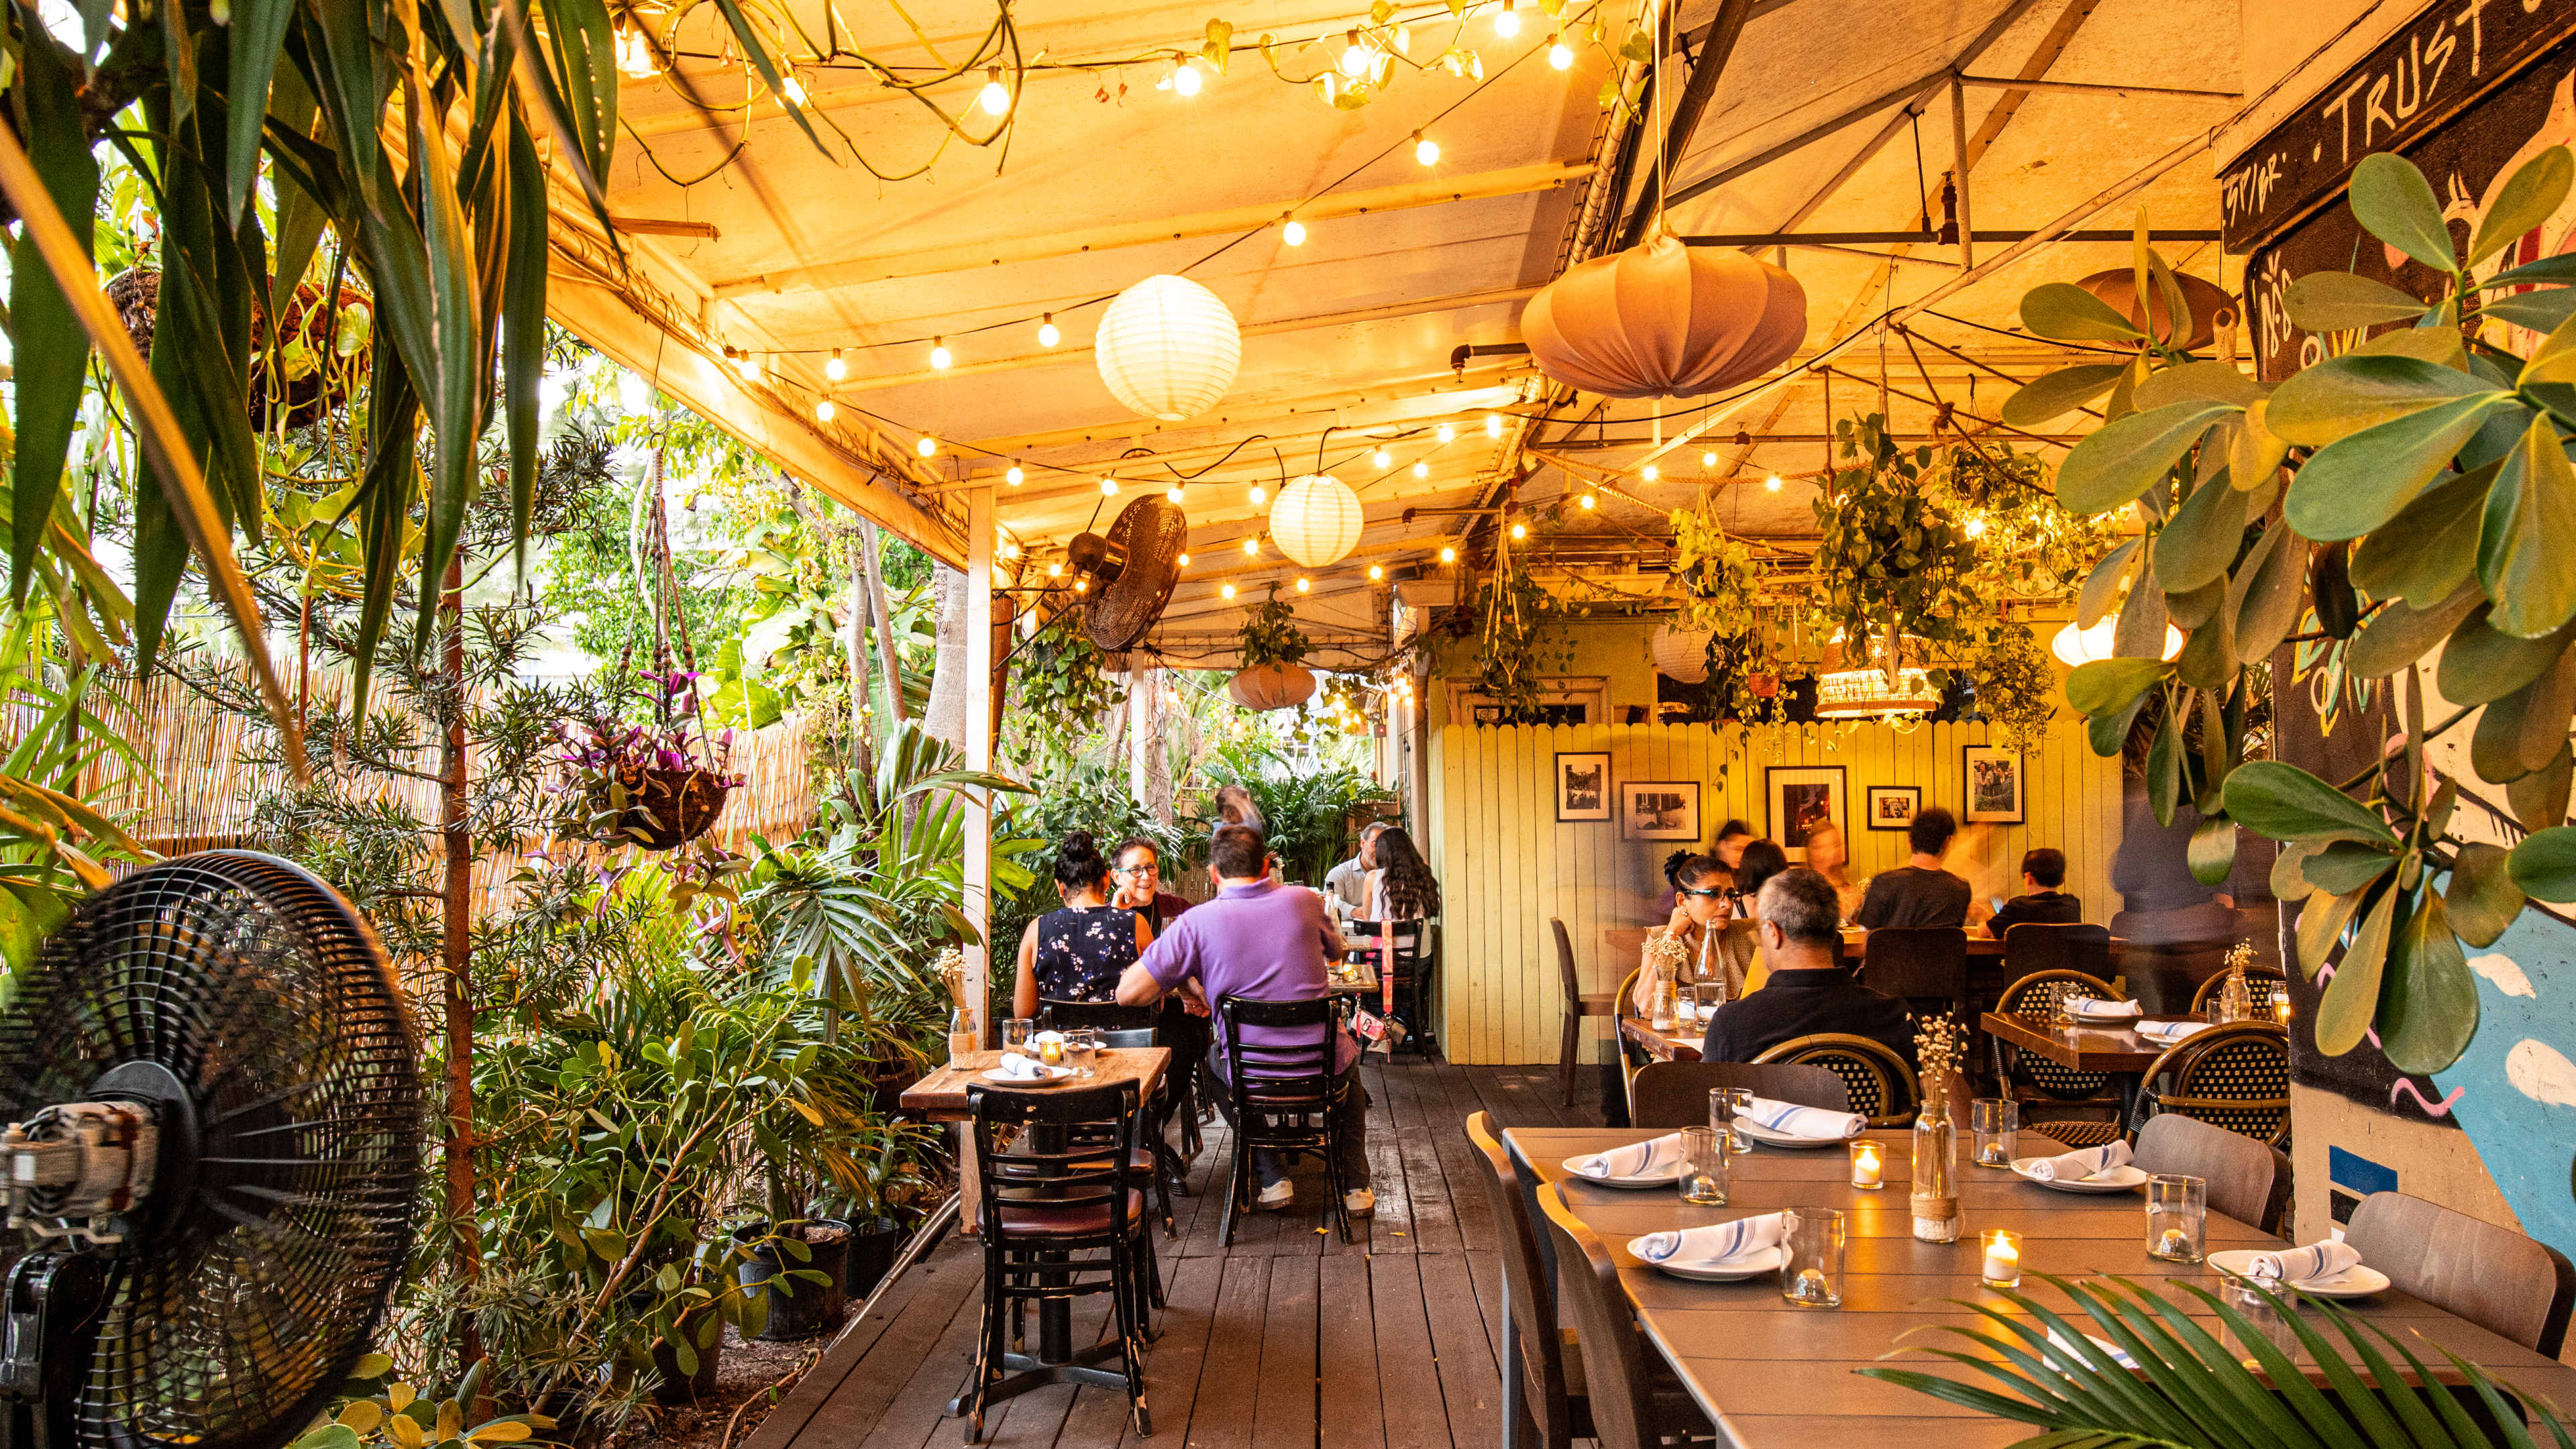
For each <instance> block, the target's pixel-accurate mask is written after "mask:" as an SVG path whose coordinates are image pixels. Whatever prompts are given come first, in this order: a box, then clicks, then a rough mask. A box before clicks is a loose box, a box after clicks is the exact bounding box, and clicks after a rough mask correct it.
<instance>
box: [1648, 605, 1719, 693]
mask: <svg viewBox="0 0 2576 1449" xmlns="http://www.w3.org/2000/svg"><path fill="white" fill-rule="evenodd" d="M1716 633H1717V631H1716V630H1714V629H1679V628H1675V627H1674V626H1673V623H1672V621H1670V620H1666V621H1665V623H1664V626H1663V627H1662V628H1660V629H1657V630H1656V631H1655V645H1654V648H1655V672H1656V673H1657V674H1660V675H1662V676H1664V677H1665V678H1667V679H1675V680H1679V681H1681V682H1682V683H1684V684H1706V683H1707V682H1708V641H1709V640H1710V639H1711V638H1713V637H1714V636H1715V635H1716Z"/></svg>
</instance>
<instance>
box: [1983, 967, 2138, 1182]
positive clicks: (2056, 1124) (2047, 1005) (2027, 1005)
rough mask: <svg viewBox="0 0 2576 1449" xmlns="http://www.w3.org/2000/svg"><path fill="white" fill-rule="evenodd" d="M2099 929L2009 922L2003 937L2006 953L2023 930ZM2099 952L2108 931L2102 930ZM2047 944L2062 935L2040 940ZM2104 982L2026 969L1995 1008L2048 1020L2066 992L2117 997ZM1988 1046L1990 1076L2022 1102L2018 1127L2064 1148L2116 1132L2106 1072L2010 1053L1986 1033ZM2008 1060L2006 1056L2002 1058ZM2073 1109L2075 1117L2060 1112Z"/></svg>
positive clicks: (2115, 1096) (2113, 1094) (2114, 1095)
mask: <svg viewBox="0 0 2576 1449" xmlns="http://www.w3.org/2000/svg"><path fill="white" fill-rule="evenodd" d="M2083 930H2092V931H2101V930H2102V928H2101V927H2099V926H2089V927H2088V926H2015V927H2013V928H2012V930H2010V931H2009V932H2007V933H2005V936H2004V951H2005V953H2006V955H2007V956H2009V955H2010V954H2011V952H2012V949H2013V943H2014V942H2015V941H2016V940H2018V939H2020V938H2021V936H2022V934H2023V933H2024V932H2026V931H2048V932H2057V931H2083ZM2102 935H2103V943H2102V944H2103V948H2104V952H2105V954H2107V953H2108V951H2109V944H2110V933H2109V932H2107V931H2103V932H2102ZM2043 939H2044V940H2046V941H2048V942H2049V944H2050V945H2051V946H2052V947H2053V946H2054V945H2055V944H2056V943H2057V941H2059V940H2062V939H2063V938H2043ZM2118 995H2119V993H2118V992H2116V991H2113V990H2112V989H2111V985H2110V983H2109V982H2107V981H2104V980H2103V979H2102V978H2100V977H2099V976H2095V975H2092V974H2090V973H2088V972H2084V971H2076V970H2071V969H2065V968H2056V967H2051V968H2048V969H2044V970H2039V971H2034V972H2031V973H2030V974H2029V975H2027V976H2024V977H2022V978H2021V979H2019V980H2017V981H2015V982H2014V983H2013V984H2012V985H2010V986H2007V987H2005V988H2004V992H2003V995H2002V997H2001V998H1999V999H1998V1000H1997V1001H1996V1002H1995V1010H1997V1011H1998V1012H2002V1013H2005V1014H2007V1015H2012V1016H2021V1017H2027V1018H2029V1019H2031V1020H2032V1021H2035V1022H2040V1023H2043V1024H2053V1023H2054V1022H2055V1021H2056V1020H2057V1016H2058V1012H2059V1010H2060V1008H2061V1007H2062V1006H2063V1005H2064V1004H2065V1001H2066V998H2068V997H2070V996H2089V997H2092V998H2093V999H2095V1000H2097V1001H2110V1000H2115V999H2117V997H2118ZM1987 1041H1988V1042H1989V1043H1991V1044H1992V1045H1993V1047H1994V1056H1995V1076H1996V1079H1997V1080H1999V1081H2000V1082H2002V1083H2003V1089H2004V1091H2005V1092H2006V1093H2007V1094H2008V1095H2010V1096H2012V1097H2013V1098H2015V1099H2017V1100H2018V1101H2020V1102H2021V1103H2022V1104H2023V1112H2024V1122H2023V1125H2024V1126H2026V1127H2029V1128H2031V1129H2032V1130H2034V1131H2039V1132H2045V1133H2047V1134H2048V1135H2049V1136H2051V1137H2054V1138H2056V1139H2057V1140H2058V1141H2060V1142H2063V1143H2065V1144H2066V1145H2067V1146H2069V1147H2100V1146H2102V1145H2103V1144H2104V1143H2106V1142H2109V1141H2110V1140H2111V1139H2112V1138H2114V1137H2117V1136H2119V1135H2121V1133H2122V1132H2123V1131H2124V1130H2125V1125H2124V1124H2123V1123H2122V1122H2121V1121H2120V1094H2119V1092H2118V1091H2116V1090H2115V1089H2114V1088H2113V1086H2112V1082H2111V1076H2110V1074H2109V1073H2108V1072H2079V1071H2077V1070H2075V1069H2074V1068H2073V1067H2069V1066H2065V1065H2062V1064H2060V1063H2057V1062H2052V1061H2050V1060H2049V1059H2048V1058H2046V1057H2044V1056H2040V1055H2038V1054H2037V1053H2035V1052H2017V1051H2010V1050H2009V1048H2008V1047H2007V1044H2006V1043H2005V1042H2004V1040H2003V1038H2001V1037H1988V1038H1987ZM2007 1058H2009V1059H2007ZM2067 1113H2074V1114H2077V1115H2071V1116H2070V1115H2064V1114H2067Z"/></svg>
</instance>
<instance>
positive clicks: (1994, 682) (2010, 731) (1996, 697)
mask: <svg viewBox="0 0 2576 1449" xmlns="http://www.w3.org/2000/svg"><path fill="white" fill-rule="evenodd" d="M1994 635H1995V637H1994V640H1993V642H1991V643H1990V644H1988V645H1987V646H1986V647H1985V649H1984V650H1983V651H1981V652H1980V653H1978V654H1977V655H1976V657H1975V658H1974V659H1972V660H1971V661H1970V662H1969V664H1968V665H1967V668H1966V670H1965V672H1966V674H1967V676H1968V687H1969V688H1971V689H1973V690H1975V691H1976V694H1977V713H1978V714H1980V715H1982V716H1984V717H1985V721H1986V730H1987V739H1988V741H1989V742H1990V743H1992V744H1994V745H1995V746H1996V747H1998V748H2000V749H2007V750H2012V751H2015V752H2018V753H2021V754H2028V753H2030V752H2031V751H2033V750H2036V749H2038V748H2039V747H2040V745H2041V743H2042V742H2043V741H2044V740H2045V739H2046V738H2047V735H2048V722H2049V721H2050V720H2052V719H2054V718H2056V716H2057V671H2056V670H2055V669H2053V668H2051V667H2050V666H2049V662H2048V651H2047V650H2046V649H2045V648H2043V647H2041V645H2040V642H2039V637H2038V636H2037V635H2036V634H2033V633H2032V632H2031V629H2030V626H2029V625H2027V624H2018V623H2006V624H2001V625H1998V626H1996V628H1995V631H1994Z"/></svg>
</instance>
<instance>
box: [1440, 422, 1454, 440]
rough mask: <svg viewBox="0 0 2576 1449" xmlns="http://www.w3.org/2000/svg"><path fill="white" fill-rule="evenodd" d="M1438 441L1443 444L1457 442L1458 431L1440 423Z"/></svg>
mask: <svg viewBox="0 0 2576 1449" xmlns="http://www.w3.org/2000/svg"><path fill="white" fill-rule="evenodd" d="M1440 441H1442V442H1444V443H1454V442H1456V441H1458V430H1457V429H1456V428H1454V427H1451V426H1450V425H1449V424H1447V423H1442V424H1441V425H1440Z"/></svg>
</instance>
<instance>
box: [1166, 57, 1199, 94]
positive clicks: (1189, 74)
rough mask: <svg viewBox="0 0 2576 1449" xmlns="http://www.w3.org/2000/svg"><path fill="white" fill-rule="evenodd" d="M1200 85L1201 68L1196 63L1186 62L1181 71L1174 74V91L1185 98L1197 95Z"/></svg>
mask: <svg viewBox="0 0 2576 1449" xmlns="http://www.w3.org/2000/svg"><path fill="white" fill-rule="evenodd" d="M1199 84H1200V78H1199V68H1198V66H1197V64H1196V63H1195V62H1192V61H1187V60H1184V61H1182V62H1181V66H1180V69H1178V70H1176V71H1173V72H1172V89H1173V90H1176V91H1178V92H1180V93H1181V94H1182V95H1184V96H1194V95H1197V94H1198V93H1199Z"/></svg>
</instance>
